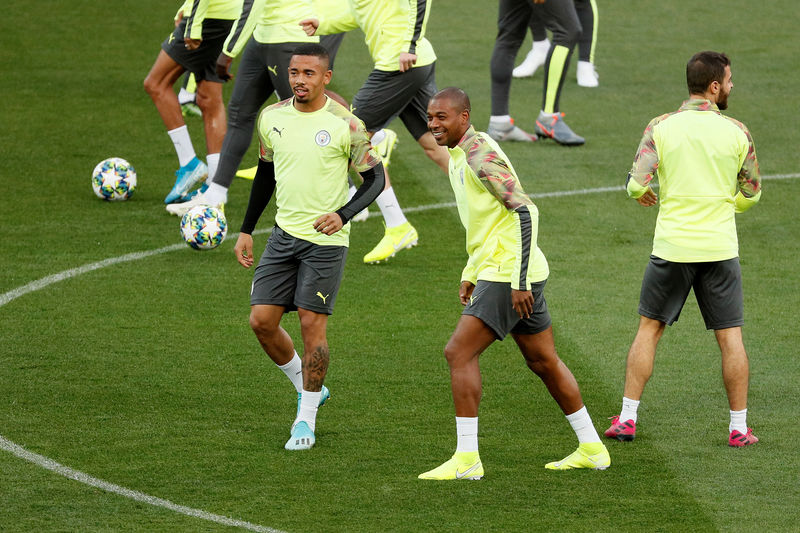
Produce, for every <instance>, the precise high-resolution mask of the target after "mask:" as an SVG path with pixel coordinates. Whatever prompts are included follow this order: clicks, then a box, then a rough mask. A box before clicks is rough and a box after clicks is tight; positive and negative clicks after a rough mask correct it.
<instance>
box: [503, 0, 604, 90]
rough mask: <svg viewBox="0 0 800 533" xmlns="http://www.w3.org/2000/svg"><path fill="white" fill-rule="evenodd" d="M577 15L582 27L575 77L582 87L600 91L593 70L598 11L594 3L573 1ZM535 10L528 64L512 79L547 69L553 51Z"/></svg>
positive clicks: (515, 70) (521, 66)
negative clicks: (549, 54) (546, 63)
mask: <svg viewBox="0 0 800 533" xmlns="http://www.w3.org/2000/svg"><path fill="white" fill-rule="evenodd" d="M574 1H575V13H576V14H577V15H578V20H580V23H581V37H580V39H579V40H578V54H579V55H578V65H577V68H576V75H577V78H578V85H580V86H581V87H597V86H598V85H599V82H598V76H597V70H596V69H595V68H594V50H595V46H596V45H597V25H598V20H599V16H598V9H597V2H596V1H595V0H574ZM540 17H541V16H540V14H539V13H538V12H537V9H536V6H535V5H534V9H533V11H532V13H531V20H530V22H529V24H528V25H529V26H530V28H531V35H532V36H533V46H532V47H531V51H530V52H528V55H526V56H525V60H524V61H523V62H522V63H520V64H519V66H518V67H516V68H515V69H514V70H513V72H512V75H513V76H514V77H515V78H527V77H530V76H533V74H534V73H535V72H536V70H537V69H538V68H539V67H541V66H542V65H544V63H545V61H546V60H547V53H548V52H549V51H550V41H549V40H548V39H547V33H546V30H545V26H544V22H542V20H541V18H540Z"/></svg>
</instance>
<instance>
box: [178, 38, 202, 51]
mask: <svg viewBox="0 0 800 533" xmlns="http://www.w3.org/2000/svg"><path fill="white" fill-rule="evenodd" d="M183 42H184V43H185V46H186V49H187V50H197V49H198V48H200V43H202V42H203V39H188V38H187V39H184V40H183Z"/></svg>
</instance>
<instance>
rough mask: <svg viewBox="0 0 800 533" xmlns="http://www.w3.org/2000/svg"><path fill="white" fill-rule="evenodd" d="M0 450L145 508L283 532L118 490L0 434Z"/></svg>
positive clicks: (264, 531)
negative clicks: (29, 449)
mask: <svg viewBox="0 0 800 533" xmlns="http://www.w3.org/2000/svg"><path fill="white" fill-rule="evenodd" d="M0 448H1V449H3V450H6V451H8V452H11V453H13V454H14V455H16V456H17V457H19V458H21V459H25V460H26V461H30V462H31V463H34V464H36V465H39V466H41V467H42V468H46V469H47V470H50V471H52V472H55V473H56V474H59V475H62V476H64V477H66V478H69V479H73V480H75V481H79V482H80V483H83V484H84V485H89V486H91V487H96V488H98V489H102V490H104V491H106V492H113V493H114V494H119V495H120V496H124V497H126V498H129V499H131V500H136V501H137V502H142V503H146V504H148V505H154V506H156V507H163V508H164V509H169V510H170V511H174V512H176V513H180V514H182V515H186V516H193V517H195V518H202V519H203V520H208V521H209V522H216V523H217V524H222V525H224V526H232V527H241V528H244V529H249V530H250V531H258V532H259V533H284V532H282V531H280V530H278V529H272V528H271V527H264V526H260V525H258V524H252V523H250V522H245V521H244V520H236V519H234V518H228V517H227V516H222V515H218V514H214V513H209V512H206V511H203V510H201V509H193V508H192V507H186V506H185V505H178V504H177V503H172V502H171V501H169V500H165V499H163V498H157V497H155V496H150V495H149V494H145V493H143V492H138V491H135V490H130V489H126V488H125V487H120V486H119V485H115V484H113V483H109V482H107V481H103V480H102V479H97V478H96V477H92V476H90V475H88V474H84V473H83V472H80V471H78V470H75V469H73V468H70V467H68V466H64V465H62V464H60V463H57V462H55V461H53V460H52V459H50V458H49V457H45V456H44V455H39V454H38V453H33V452H30V451H28V450H26V449H25V448H23V447H22V446H19V445H18V444H14V443H13V442H11V441H10V440H8V439H5V438H4V437H3V436H2V435H0Z"/></svg>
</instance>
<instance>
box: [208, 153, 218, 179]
mask: <svg viewBox="0 0 800 533" xmlns="http://www.w3.org/2000/svg"><path fill="white" fill-rule="evenodd" d="M206 165H208V177H207V178H206V183H211V180H213V179H214V174H216V173H217V167H218V166H219V152H217V153H216V154H208V155H207V156H206Z"/></svg>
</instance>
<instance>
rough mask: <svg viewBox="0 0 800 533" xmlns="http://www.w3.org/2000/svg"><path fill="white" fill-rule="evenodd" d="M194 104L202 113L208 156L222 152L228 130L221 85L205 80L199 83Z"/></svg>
mask: <svg viewBox="0 0 800 533" xmlns="http://www.w3.org/2000/svg"><path fill="white" fill-rule="evenodd" d="M195 102H196V103H197V107H199V108H200V109H201V110H202V111H203V127H204V129H205V132H206V149H207V150H208V153H209V154H218V153H219V152H220V150H222V141H223V139H224V138H225V132H226V131H227V128H228V126H227V121H226V119H225V104H224V103H223V102H222V84H221V83H217V82H213V81H206V80H203V81H201V82H199V83H198V84H197V97H196V100H195Z"/></svg>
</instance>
